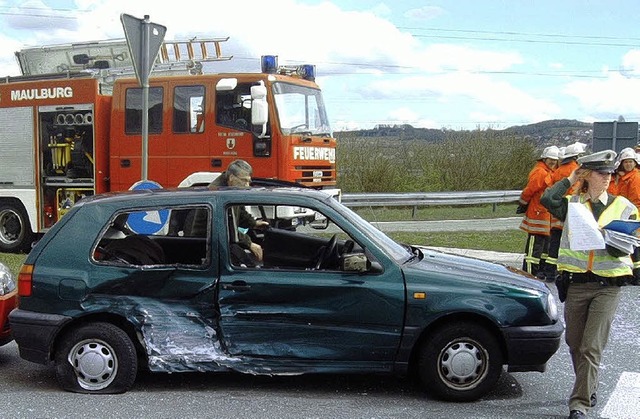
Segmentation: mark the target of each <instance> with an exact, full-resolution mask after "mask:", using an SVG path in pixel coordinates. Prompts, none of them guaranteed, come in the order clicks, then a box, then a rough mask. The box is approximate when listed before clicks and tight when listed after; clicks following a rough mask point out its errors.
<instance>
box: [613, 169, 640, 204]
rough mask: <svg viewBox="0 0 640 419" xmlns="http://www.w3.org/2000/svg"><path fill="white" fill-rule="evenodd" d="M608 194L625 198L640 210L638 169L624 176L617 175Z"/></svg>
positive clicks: (639, 174)
mask: <svg viewBox="0 0 640 419" xmlns="http://www.w3.org/2000/svg"><path fill="white" fill-rule="evenodd" d="M608 192H609V193H610V194H612V195H621V196H624V197H625V198H627V199H628V200H629V201H631V202H632V203H633V205H635V206H636V207H637V208H640V173H639V172H638V170H637V169H633V170H632V171H630V172H627V173H625V174H623V175H620V174H618V173H616V174H615V177H614V178H613V179H611V183H609V189H608Z"/></svg>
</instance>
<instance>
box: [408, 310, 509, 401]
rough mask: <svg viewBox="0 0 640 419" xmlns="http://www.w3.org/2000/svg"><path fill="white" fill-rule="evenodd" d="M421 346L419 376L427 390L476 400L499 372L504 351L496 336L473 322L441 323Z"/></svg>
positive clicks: (450, 398) (445, 396)
mask: <svg viewBox="0 0 640 419" xmlns="http://www.w3.org/2000/svg"><path fill="white" fill-rule="evenodd" d="M430 336H432V337H430V338H429V339H428V340H427V341H426V342H425V343H424V344H423V346H422V348H421V351H420V359H419V374H420V379H421V381H422V383H423V385H424V386H425V388H426V389H427V391H428V392H429V393H431V394H433V395H435V396H436V397H439V398H441V399H443V400H447V401H455V402H468V401H473V400H477V399H478V398H480V397H482V396H483V395H485V394H486V393H487V392H488V391H489V390H491V389H492V388H493V386H494V385H495V383H496V381H498V378H500V374H501V373H502V365H503V354H502V350H501V348H500V344H499V343H498V340H497V339H496V337H495V336H494V335H493V334H492V333H491V332H489V331H488V330H487V329H486V328H484V327H482V326H480V325H478V324H473V323H467V322H457V323H453V324H450V325H446V326H443V327H441V328H439V329H437V330H436V331H434V332H433V333H430Z"/></svg>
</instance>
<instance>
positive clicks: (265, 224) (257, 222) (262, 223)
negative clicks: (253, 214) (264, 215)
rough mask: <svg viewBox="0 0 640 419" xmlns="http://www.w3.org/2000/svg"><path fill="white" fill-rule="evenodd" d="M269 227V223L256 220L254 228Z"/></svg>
mask: <svg viewBox="0 0 640 419" xmlns="http://www.w3.org/2000/svg"><path fill="white" fill-rule="evenodd" d="M266 227H269V222H268V221H264V220H256V225H255V228H266Z"/></svg>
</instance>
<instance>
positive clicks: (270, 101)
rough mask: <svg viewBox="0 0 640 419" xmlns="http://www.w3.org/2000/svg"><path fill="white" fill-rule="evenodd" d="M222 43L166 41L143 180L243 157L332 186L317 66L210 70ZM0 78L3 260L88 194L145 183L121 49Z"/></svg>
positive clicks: (269, 170) (37, 59) (267, 61)
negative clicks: (215, 72)
mask: <svg viewBox="0 0 640 419" xmlns="http://www.w3.org/2000/svg"><path fill="white" fill-rule="evenodd" d="M225 40H226V38H216V39H207V40H190V41H166V42H164V44H163V45H162V47H161V48H160V52H159V54H158V57H157V59H156V61H155V65H154V70H153V73H152V76H151V79H150V83H149V91H148V109H149V111H148V115H149V118H148V121H149V124H148V145H147V146H146V150H147V151H146V153H147V156H146V157H144V158H147V159H148V179H149V180H150V181H153V182H157V183H158V184H159V185H161V186H162V187H175V186H178V185H179V184H180V182H181V181H182V180H183V179H185V178H186V177H187V176H189V175H190V174H192V173H194V172H221V171H223V170H224V169H225V167H226V166H227V165H228V163H230V162H231V161H232V160H234V159H238V158H242V159H245V160H247V161H248V162H249V163H250V164H251V165H252V166H253V168H254V176H256V177H264V178H273V179H280V180H286V181H292V182H297V183H300V184H304V185H307V186H313V187H317V188H335V185H336V165H335V151H336V141H335V139H334V138H333V136H332V132H331V130H330V127H329V122H328V118H327V114H326V111H325V107H324V102H323V98H322V93H321V91H320V88H319V87H318V85H317V84H316V83H315V66H312V65H301V66H284V67H283V66H278V64H277V57H275V56H263V57H262V62H261V65H262V72H261V73H225V74H211V73H208V72H207V71H205V69H206V66H208V65H211V64H210V62H212V61H221V60H229V59H231V57H224V56H222V54H221V48H220V43H221V42H223V41H225ZM16 57H17V59H18V62H19V65H20V67H21V70H22V75H21V76H15V77H4V78H2V79H0V146H1V147H2V154H1V155H0V252H15V251H22V250H27V249H28V248H29V246H30V244H31V243H32V241H33V239H34V238H35V236H36V235H37V234H39V233H43V232H45V231H46V230H47V229H48V228H50V227H51V226H52V225H53V224H54V223H55V222H56V221H57V220H58V219H59V218H60V217H61V216H62V215H64V213H65V212H66V211H67V209H68V208H69V207H70V206H71V205H73V204H74V203H75V202H76V201H77V200H79V199H81V198H82V197H84V196H87V195H92V194H98V193H103V192H107V191H122V190H127V189H130V188H131V187H132V185H134V184H135V183H136V182H138V181H140V180H141V167H142V162H143V155H142V153H143V151H142V150H143V147H142V135H141V132H142V122H141V121H142V109H143V104H142V102H143V100H142V88H141V87H140V86H139V84H138V81H137V80H136V78H135V77H134V72H133V65H132V62H131V60H130V57H129V50H128V48H127V44H126V41H124V40H112V41H99V42H90V43H81V44H68V45H56V46H50V47H39V48H27V49H24V50H21V51H20V52H17V53H16Z"/></svg>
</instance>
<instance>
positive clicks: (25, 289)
mask: <svg viewBox="0 0 640 419" xmlns="http://www.w3.org/2000/svg"><path fill="white" fill-rule="evenodd" d="M32 279H33V265H26V264H25V265H22V269H20V273H19V274H18V295H19V296H21V297H29V296H30V295H31V287H32Z"/></svg>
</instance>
